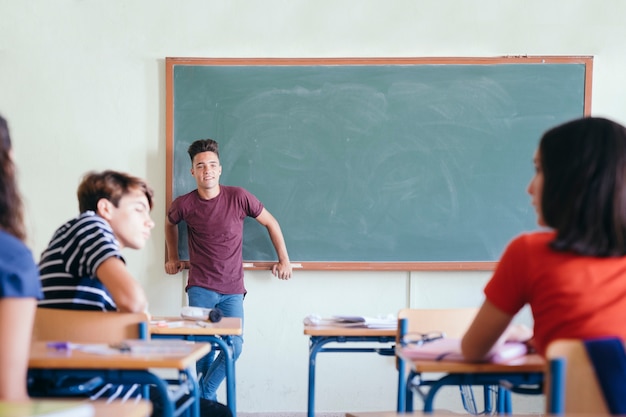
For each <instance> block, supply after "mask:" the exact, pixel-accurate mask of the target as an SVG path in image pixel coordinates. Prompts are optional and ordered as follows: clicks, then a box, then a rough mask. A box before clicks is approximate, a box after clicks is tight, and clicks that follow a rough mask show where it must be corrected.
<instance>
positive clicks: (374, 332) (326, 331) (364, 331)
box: [304, 325, 398, 337]
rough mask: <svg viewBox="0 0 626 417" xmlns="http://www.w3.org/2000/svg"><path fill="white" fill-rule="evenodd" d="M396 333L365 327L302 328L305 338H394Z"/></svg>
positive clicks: (306, 326) (393, 330)
mask: <svg viewBox="0 0 626 417" xmlns="http://www.w3.org/2000/svg"><path fill="white" fill-rule="evenodd" d="M397 332H398V330H397V329H371V328H367V327H339V326H308V325H305V326H304V334H305V335H307V336H357V337H358V336H374V337H376V336H378V337H395V336H396V333H397Z"/></svg>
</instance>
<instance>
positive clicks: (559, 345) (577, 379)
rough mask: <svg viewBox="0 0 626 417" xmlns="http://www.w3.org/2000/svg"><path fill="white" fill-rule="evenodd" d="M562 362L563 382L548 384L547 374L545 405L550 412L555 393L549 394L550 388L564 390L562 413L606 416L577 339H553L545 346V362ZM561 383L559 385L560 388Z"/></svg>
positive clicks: (549, 376) (580, 343) (598, 388)
mask: <svg viewBox="0 0 626 417" xmlns="http://www.w3.org/2000/svg"><path fill="white" fill-rule="evenodd" d="M559 358H563V359H565V364H564V366H565V377H564V378H565V380H564V381H560V382H559V383H557V384H552V382H553V381H551V379H552V378H554V376H553V375H550V374H548V378H549V380H548V383H546V384H545V387H546V389H548V392H546V403H547V404H546V405H547V410H550V409H551V408H550V407H551V404H550V401H551V399H552V398H553V397H554V395H557V393H554V392H550V390H551V389H554V388H553V387H554V386H556V387H564V397H565V398H564V410H563V411H564V412H566V413H588V414H589V415H594V416H598V415H610V413H609V410H608V407H607V405H606V402H605V400H604V395H603V394H602V391H601V388H600V385H599V383H598V378H597V377H596V372H595V370H594V368H593V365H592V363H591V361H590V360H589V357H588V355H587V351H586V349H585V345H584V344H583V342H582V341H581V340H573V339H568V340H565V339H563V340H556V341H554V342H552V343H550V345H549V346H548V348H547V350H546V359H548V360H549V361H552V360H555V359H559ZM561 384H562V385H561Z"/></svg>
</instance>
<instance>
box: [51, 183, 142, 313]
mask: <svg viewBox="0 0 626 417" xmlns="http://www.w3.org/2000/svg"><path fill="white" fill-rule="evenodd" d="M77 195H78V207H79V211H80V214H79V215H78V216H77V217H75V218H73V219H71V220H69V221H68V222H66V223H65V224H64V225H62V226H61V227H59V228H58V229H57V230H56V232H55V233H54V235H53V236H52V239H51V240H50V243H49V244H48V247H47V248H46V249H45V250H44V251H43V253H42V255H41V260H40V261H39V273H40V276H41V285H42V290H43V295H44V298H43V299H42V300H40V301H39V306H41V307H46V308H63V309H75V310H103V311H121V312H141V311H147V308H148V301H147V298H146V294H145V292H144V291H143V288H141V285H139V283H138V282H137V281H136V280H135V279H134V278H133V277H132V275H131V274H130V272H129V271H128V269H126V264H125V262H124V258H123V257H122V254H121V250H122V249H123V248H127V247H128V248H131V249H141V248H142V247H143V246H144V245H145V243H146V241H147V240H148V238H149V237H150V230H151V229H152V228H153V227H154V221H152V219H151V218H150V210H151V209H152V195H153V192H152V189H151V188H150V187H149V186H148V185H147V184H146V182H145V181H143V180H142V179H139V178H136V177H132V176H130V175H128V174H125V173H121V172H116V171H104V172H101V173H96V172H92V173H88V174H87V175H85V177H84V178H83V180H82V182H81V184H80V185H79V187H78V192H77Z"/></svg>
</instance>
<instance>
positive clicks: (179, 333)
mask: <svg viewBox="0 0 626 417" xmlns="http://www.w3.org/2000/svg"><path fill="white" fill-rule="evenodd" d="M159 322H160V324H159ZM149 332H150V336H151V337H152V338H153V339H183V340H188V341H194V342H208V343H212V344H214V345H215V346H216V347H217V348H218V349H220V350H221V351H222V352H224V355H225V363H226V404H227V405H228V408H230V410H231V412H232V413H233V416H236V415H237V400H236V398H237V395H236V377H235V359H234V356H233V349H232V345H231V341H230V337H228V336H239V335H241V334H243V329H242V325H241V319H240V318H238V317H223V318H222V319H221V320H220V321H219V322H217V323H210V322H203V326H199V325H198V324H196V321H195V320H184V319H182V318H180V317H153V318H152V320H151V324H150V328H149Z"/></svg>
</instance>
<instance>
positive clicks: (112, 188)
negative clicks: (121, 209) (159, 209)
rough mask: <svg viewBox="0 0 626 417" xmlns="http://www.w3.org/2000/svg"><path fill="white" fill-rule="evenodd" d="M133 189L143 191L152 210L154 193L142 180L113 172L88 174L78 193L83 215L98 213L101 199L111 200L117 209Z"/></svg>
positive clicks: (79, 206)
mask: <svg viewBox="0 0 626 417" xmlns="http://www.w3.org/2000/svg"><path fill="white" fill-rule="evenodd" d="M131 188H136V189H139V190H141V191H143V193H144V194H145V195H146V198H147V199H148V204H149V205H150V209H152V204H153V203H152V197H153V195H154V193H153V191H152V188H150V186H149V185H148V183H147V182H146V181H144V180H142V179H141V178H138V177H133V176H132V175H128V174H126V173H123V172H118V171H111V170H106V171H102V172H88V173H87V174H85V176H84V177H83V179H82V181H81V183H80V185H79V186H78V191H77V192H76V195H77V197H78V208H79V210H80V212H81V213H84V212H85V211H87V210H92V211H98V208H97V205H98V201H99V200H100V199H101V198H105V199H107V200H109V201H110V202H111V203H113V205H114V206H115V207H117V205H118V204H119V202H120V199H121V198H122V196H124V195H125V194H128V193H129V191H130V189H131Z"/></svg>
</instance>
